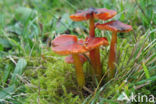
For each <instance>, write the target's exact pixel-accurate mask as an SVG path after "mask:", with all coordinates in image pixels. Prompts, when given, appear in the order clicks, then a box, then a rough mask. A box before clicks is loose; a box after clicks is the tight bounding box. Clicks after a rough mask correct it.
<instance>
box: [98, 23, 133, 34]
mask: <svg viewBox="0 0 156 104" xmlns="http://www.w3.org/2000/svg"><path fill="white" fill-rule="evenodd" d="M96 27H97V28H98V29H100V30H109V31H115V32H129V31H131V30H132V26H130V25H127V24H124V23H122V22H120V21H110V22H107V23H104V24H97V25H96Z"/></svg>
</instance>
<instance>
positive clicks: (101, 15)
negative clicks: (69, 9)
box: [70, 8, 116, 21]
mask: <svg viewBox="0 0 156 104" xmlns="http://www.w3.org/2000/svg"><path fill="white" fill-rule="evenodd" d="M91 15H93V16H94V17H95V18H96V19H102V20H107V19H110V18H112V17H113V16H115V15H116V11H114V10H108V9H106V8H100V9H95V8H89V9H88V10H86V11H79V12H77V13H76V14H72V15H71V16H70V18H71V19H72V20H73V21H84V20H88V19H89V18H90V17H91Z"/></svg>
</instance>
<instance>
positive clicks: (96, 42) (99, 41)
mask: <svg viewBox="0 0 156 104" xmlns="http://www.w3.org/2000/svg"><path fill="white" fill-rule="evenodd" d="M108 44H109V43H108V40H107V38H105V37H87V38H86V41H85V46H86V48H87V49H88V50H92V49H94V48H96V47H99V46H100V45H104V46H107V45H108Z"/></svg>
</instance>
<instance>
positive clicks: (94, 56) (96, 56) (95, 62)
mask: <svg viewBox="0 0 156 104" xmlns="http://www.w3.org/2000/svg"><path fill="white" fill-rule="evenodd" d="M89 35H90V37H95V23H94V16H93V14H92V15H91V17H90V19H89ZM90 60H91V64H92V66H93V69H94V72H95V74H96V77H97V78H98V80H100V78H101V74H102V70H101V63H100V53H99V47H97V48H95V49H93V50H91V51H90Z"/></svg>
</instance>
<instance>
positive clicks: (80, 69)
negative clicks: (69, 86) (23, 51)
mask: <svg viewBox="0 0 156 104" xmlns="http://www.w3.org/2000/svg"><path fill="white" fill-rule="evenodd" d="M72 56H73V59H74V64H75V69H76V78H77V82H78V85H79V87H81V88H82V87H83V86H84V85H85V78H84V73H83V66H82V63H81V61H80V57H79V55H78V54H73V55H72Z"/></svg>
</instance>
